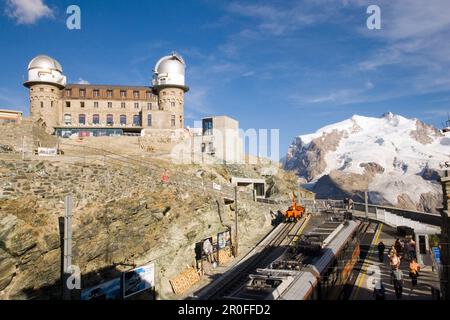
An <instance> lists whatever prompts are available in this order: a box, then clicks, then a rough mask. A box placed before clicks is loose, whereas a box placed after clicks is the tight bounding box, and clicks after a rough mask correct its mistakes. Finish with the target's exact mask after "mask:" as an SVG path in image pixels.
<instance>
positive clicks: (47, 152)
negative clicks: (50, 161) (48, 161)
mask: <svg viewBox="0 0 450 320" xmlns="http://www.w3.org/2000/svg"><path fill="white" fill-rule="evenodd" d="M57 155H58V150H57V149H56V148H41V147H39V148H38V156H42V157H55V156H57Z"/></svg>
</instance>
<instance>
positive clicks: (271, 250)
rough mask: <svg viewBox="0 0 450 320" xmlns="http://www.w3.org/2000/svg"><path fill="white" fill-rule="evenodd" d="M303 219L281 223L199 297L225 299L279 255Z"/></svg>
mask: <svg viewBox="0 0 450 320" xmlns="http://www.w3.org/2000/svg"><path fill="white" fill-rule="evenodd" d="M305 221H306V219H305V218H302V219H300V220H299V221H297V222H295V223H283V224H282V225H281V226H279V230H277V231H276V233H275V234H273V235H270V234H269V236H268V237H270V238H269V240H268V241H267V242H266V243H264V244H263V243H262V246H257V247H256V248H254V249H253V250H252V251H251V252H249V254H253V255H252V256H251V257H249V258H248V259H245V258H244V259H243V261H242V262H241V263H239V264H238V265H236V266H235V267H234V268H232V269H231V270H229V271H228V274H227V273H226V274H224V275H223V276H222V277H221V278H220V279H219V280H217V281H216V283H214V284H213V287H212V288H211V289H210V290H209V291H210V292H209V293H208V294H207V295H206V296H205V295H201V299H205V298H207V299H210V300H211V299H213V300H214V299H227V297H229V296H231V295H232V294H233V293H234V292H235V291H236V290H238V289H239V288H240V287H241V286H242V285H243V284H245V282H247V281H248V276H249V274H251V273H252V272H254V271H255V270H256V269H257V268H262V267H266V266H267V265H269V264H270V263H271V262H272V261H274V260H275V259H276V258H277V257H278V256H280V255H281V254H282V253H283V252H284V251H285V250H286V247H287V246H289V245H290V244H291V242H292V241H293V240H294V238H295V236H296V235H297V233H298V232H299V230H300V229H301V228H302V226H303V225H304V224H305ZM275 230H276V229H275ZM275 230H274V231H275Z"/></svg>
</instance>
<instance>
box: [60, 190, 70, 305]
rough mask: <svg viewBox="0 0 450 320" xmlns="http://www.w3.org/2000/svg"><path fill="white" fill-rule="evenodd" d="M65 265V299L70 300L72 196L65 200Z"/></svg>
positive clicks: (63, 277)
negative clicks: (68, 281) (68, 284)
mask: <svg viewBox="0 0 450 320" xmlns="http://www.w3.org/2000/svg"><path fill="white" fill-rule="evenodd" d="M63 256H64V264H63V276H62V279H63V299H64V300H70V298H71V291H70V289H69V288H68V287H67V279H68V277H69V276H70V275H71V273H70V272H69V268H70V267H71V266H72V196H71V195H67V196H66V198H65V199H64V255H63Z"/></svg>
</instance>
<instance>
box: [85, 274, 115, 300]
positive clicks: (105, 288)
mask: <svg viewBox="0 0 450 320" xmlns="http://www.w3.org/2000/svg"><path fill="white" fill-rule="evenodd" d="M120 282H121V278H115V279H113V280H110V281H107V282H103V283H101V284H99V285H97V286H95V287H91V288H89V289H85V290H83V291H81V300H118V299H121V297H122V295H121V290H120Z"/></svg>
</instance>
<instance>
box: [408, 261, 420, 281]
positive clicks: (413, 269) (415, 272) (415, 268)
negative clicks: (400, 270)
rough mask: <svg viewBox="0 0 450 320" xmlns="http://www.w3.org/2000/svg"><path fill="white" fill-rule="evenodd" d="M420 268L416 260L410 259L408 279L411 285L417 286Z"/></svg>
mask: <svg viewBox="0 0 450 320" xmlns="http://www.w3.org/2000/svg"><path fill="white" fill-rule="evenodd" d="M419 271H420V266H419V264H418V263H417V261H416V259H412V260H411V262H410V263H409V277H410V278H411V284H412V285H413V286H417V278H418V277H419Z"/></svg>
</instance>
